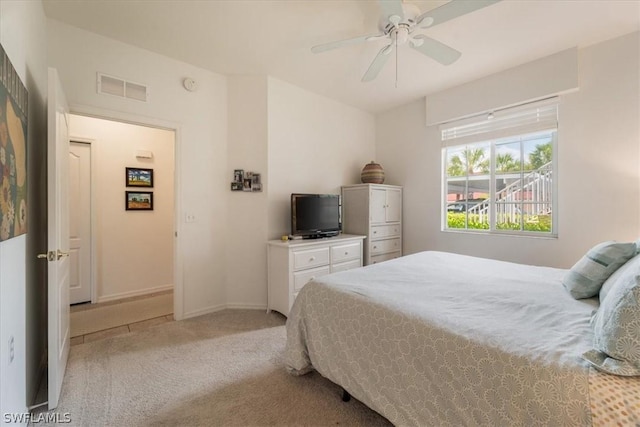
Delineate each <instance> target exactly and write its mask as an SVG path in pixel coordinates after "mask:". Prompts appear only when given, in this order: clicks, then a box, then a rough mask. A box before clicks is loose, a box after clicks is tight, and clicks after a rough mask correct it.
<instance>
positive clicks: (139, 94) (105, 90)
mask: <svg viewBox="0 0 640 427" xmlns="http://www.w3.org/2000/svg"><path fill="white" fill-rule="evenodd" d="M98 93H102V94H106V95H113V96H118V97H120V98H128V99H135V100H136V101H142V102H147V97H148V94H149V92H148V90H147V87H146V86H145V85H141V84H139V83H133V82H130V81H126V80H123V79H120V78H118V77H113V76H108V75H106V74H101V73H98Z"/></svg>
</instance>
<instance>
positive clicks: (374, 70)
mask: <svg viewBox="0 0 640 427" xmlns="http://www.w3.org/2000/svg"><path fill="white" fill-rule="evenodd" d="M392 50H393V45H392V44H389V45H387V46H385V47H383V48H382V49H380V52H378V55H376V57H375V59H374V60H373V62H372V63H371V65H369V68H368V69H367V72H366V73H364V76H362V81H363V82H370V81H371V80H373V79H375V78H376V77H377V76H378V74H379V73H380V70H382V67H384V64H386V63H387V60H388V59H389V57H390V56H391V51H392Z"/></svg>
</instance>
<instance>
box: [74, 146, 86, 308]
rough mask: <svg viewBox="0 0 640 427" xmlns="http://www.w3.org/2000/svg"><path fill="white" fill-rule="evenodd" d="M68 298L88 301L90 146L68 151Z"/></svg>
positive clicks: (76, 147)
mask: <svg viewBox="0 0 640 427" xmlns="http://www.w3.org/2000/svg"><path fill="white" fill-rule="evenodd" d="M69 268H70V271H69V298H70V301H71V304H77V303H81V302H87V301H91V144H86V143H82V142H71V143H70V147H69Z"/></svg>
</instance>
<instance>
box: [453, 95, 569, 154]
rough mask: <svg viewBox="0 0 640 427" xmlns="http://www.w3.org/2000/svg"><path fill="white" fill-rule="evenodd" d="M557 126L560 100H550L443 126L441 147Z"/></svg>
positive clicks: (555, 98) (555, 127)
mask: <svg viewBox="0 0 640 427" xmlns="http://www.w3.org/2000/svg"><path fill="white" fill-rule="evenodd" d="M557 127H558V98H557V97H554V98H549V99H545V100H543V101H537V102H533V103H529V104H523V105H520V106H517V107H512V108H507V109H504V110H499V111H495V112H492V113H487V114H483V115H482V116H474V117H469V118H466V119H461V120H456V121H453V122H449V123H445V124H442V125H440V131H441V134H442V145H443V146H445V147H450V146H455V145H463V144H467V143H470V142H481V141H488V140H493V139H499V138H505V137H509V136H513V135H523V134H527V133H534V132H538V131H543V130H551V129H557Z"/></svg>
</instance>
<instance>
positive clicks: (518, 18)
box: [44, 0, 640, 113]
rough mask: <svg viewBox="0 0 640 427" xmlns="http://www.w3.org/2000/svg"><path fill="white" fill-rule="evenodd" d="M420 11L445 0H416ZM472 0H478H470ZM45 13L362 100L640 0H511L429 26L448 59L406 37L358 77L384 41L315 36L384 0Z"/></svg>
mask: <svg viewBox="0 0 640 427" xmlns="http://www.w3.org/2000/svg"><path fill="white" fill-rule="evenodd" d="M405 1H406V2H409V3H413V4H416V5H417V6H418V7H419V8H420V10H421V12H425V11H428V10H430V9H433V8H435V7H438V6H440V5H442V4H444V3H446V1H408V0H405ZM471 1H473V0H471ZM44 8H45V13H46V14H47V16H48V17H50V18H53V19H57V20H60V21H62V22H66V23H68V24H70V25H74V26H77V27H80V28H84V29H86V30H89V31H93V32H95V33H98V34H102V35H104V36H107V37H110V38H113V39H117V40H120V41H122V42H125V43H129V44H132V45H135V46H138V47H141V48H144V49H147V50H150V51H153V52H157V53H160V54H163V55H166V56H170V57H173V58H176V59H179V60H181V61H184V62H187V63H190V64H193V65H196V66H199V67H202V68H205V69H209V70H211V71H214V72H217V73H222V74H251V75H255V74H258V75H264V74H267V75H270V76H273V77H275V78H278V79H280V80H284V81H287V82H289V83H292V84H294V85H297V86H299V87H302V88H305V89H308V90H310V91H312V92H315V93H319V94H322V95H325V96H327V97H330V98H333V99H336V100H339V101H341V102H344V103H346V104H349V105H353V106H355V107H358V108H360V109H362V110H365V111H371V112H374V113H375V112H379V111H384V110H387V109H389V108H392V107H394V106H397V105H400V104H403V103H406V102H409V101H412V100H414V99H417V98H420V97H422V96H424V95H426V94H428V93H432V92H437V91H439V90H442V89H445V88H448V87H452V86H456V85H458V84H461V83H464V82H467V81H471V80H474V79H477V78H479V77H482V76H485V75H488V74H492V73H495V72H497V71H500V70H504V69H507V68H511V67H513V66H516V65H519V64H522V63H525V62H528V61H531V60H534V59H537V58H540V57H543V56H547V55H550V54H552V53H555V52H558V51H560V50H564V49H567V48H571V47H574V46H578V47H584V46H588V45H591V44H594V43H597V42H600V41H603V40H608V39H611V38H615V37H617V36H620V35H623V34H627V33H631V32H633V31H638V30H639V29H640V0H626V1H616V0H584V1H583V0H503V1H501V2H498V3H496V4H493V5H491V6H488V7H486V8H484V9H480V10H477V11H475V12H472V13H470V14H467V15H464V16H460V17H458V18H455V19H453V20H451V21H447V22H444V23H442V24H440V25H437V26H434V27H432V28H429V29H427V30H424V31H422V33H423V34H426V35H428V36H430V37H432V38H434V39H436V40H439V41H441V42H443V43H446V44H448V45H450V46H452V47H454V48H455V49H457V50H459V51H461V52H462V57H461V58H460V59H459V60H458V61H457V62H455V63H454V64H452V65H449V66H443V65H441V64H439V63H437V62H434V61H433V60H431V59H430V58H428V57H425V56H423V55H421V54H420V53H418V52H416V51H414V50H413V49H410V48H409V47H408V46H400V49H399V50H398V77H397V79H398V82H397V87H396V75H395V70H396V64H395V61H394V60H393V59H390V60H389V62H388V63H387V64H386V67H385V68H384V69H383V70H382V72H381V73H380V75H379V76H378V78H377V79H375V80H374V81H372V82H369V83H361V82H360V78H361V77H362V75H363V74H364V72H365V71H366V70H367V67H368V66H369V64H370V62H371V61H372V60H373V58H374V57H375V56H376V54H377V52H378V50H379V49H380V48H381V47H382V46H384V45H385V41H384V40H380V41H375V42H374V41H370V42H366V43H363V44H359V45H352V46H347V47H343V48H340V49H336V50H332V51H328V52H324V53H321V54H314V53H311V51H310V47H311V46H314V45H317V44H321V43H325V42H330V41H334V40H340V39H344V38H350V37H356V36H360V35H365V34H373V33H377V32H378V28H377V24H378V18H379V4H378V1H377V0H278V1H275V0H225V1H223V0H208V1H207V0H200V1H196V0H127V1H124V0H84V1H77V0H44Z"/></svg>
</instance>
